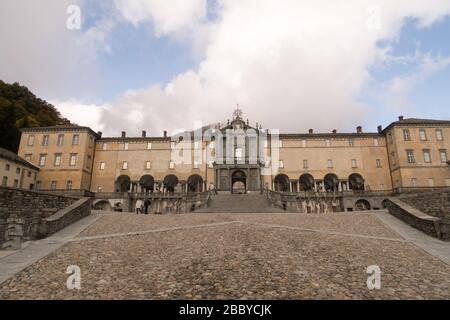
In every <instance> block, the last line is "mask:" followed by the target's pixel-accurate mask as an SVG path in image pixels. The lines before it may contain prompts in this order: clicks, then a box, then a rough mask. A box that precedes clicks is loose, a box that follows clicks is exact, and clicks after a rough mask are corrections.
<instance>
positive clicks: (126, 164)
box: [122, 161, 128, 170]
mask: <svg viewBox="0 0 450 320" xmlns="http://www.w3.org/2000/svg"><path fill="white" fill-rule="evenodd" d="M127 169H128V161H124V162H123V163H122V170H127Z"/></svg>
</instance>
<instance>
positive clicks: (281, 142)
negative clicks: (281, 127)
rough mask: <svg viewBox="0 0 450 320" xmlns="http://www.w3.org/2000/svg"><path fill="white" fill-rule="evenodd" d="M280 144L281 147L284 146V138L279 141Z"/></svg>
mask: <svg viewBox="0 0 450 320" xmlns="http://www.w3.org/2000/svg"><path fill="white" fill-rule="evenodd" d="M279 146H280V148H283V140H280V141H279Z"/></svg>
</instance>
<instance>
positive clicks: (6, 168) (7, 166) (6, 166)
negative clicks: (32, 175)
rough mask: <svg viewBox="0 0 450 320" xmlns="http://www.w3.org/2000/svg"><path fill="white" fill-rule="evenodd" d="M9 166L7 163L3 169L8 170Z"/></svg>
mask: <svg viewBox="0 0 450 320" xmlns="http://www.w3.org/2000/svg"><path fill="white" fill-rule="evenodd" d="M10 168H11V166H10V165H9V163H7V164H5V170H6V171H9V169H10Z"/></svg>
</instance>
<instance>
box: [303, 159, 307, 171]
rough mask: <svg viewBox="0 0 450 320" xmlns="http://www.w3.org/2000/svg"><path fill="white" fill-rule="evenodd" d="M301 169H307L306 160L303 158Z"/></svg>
mask: <svg viewBox="0 0 450 320" xmlns="http://www.w3.org/2000/svg"><path fill="white" fill-rule="evenodd" d="M303 169H308V160H303Z"/></svg>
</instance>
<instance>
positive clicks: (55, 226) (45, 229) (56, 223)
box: [38, 198, 92, 238]
mask: <svg viewBox="0 0 450 320" xmlns="http://www.w3.org/2000/svg"><path fill="white" fill-rule="evenodd" d="M91 205H92V198H82V199H80V200H78V201H76V202H74V203H73V204H71V205H70V206H68V207H67V208H64V209H62V210H59V211H58V212H57V213H55V214H54V215H52V216H50V217H48V218H45V219H43V220H42V221H41V225H40V229H39V234H38V237H41V238H44V237H48V236H50V235H52V234H54V233H56V232H58V231H59V230H61V229H63V228H65V227H66V226H68V225H71V224H72V223H74V222H77V221H78V220H80V219H82V218H84V217H87V216H88V215H90V214H91Z"/></svg>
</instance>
